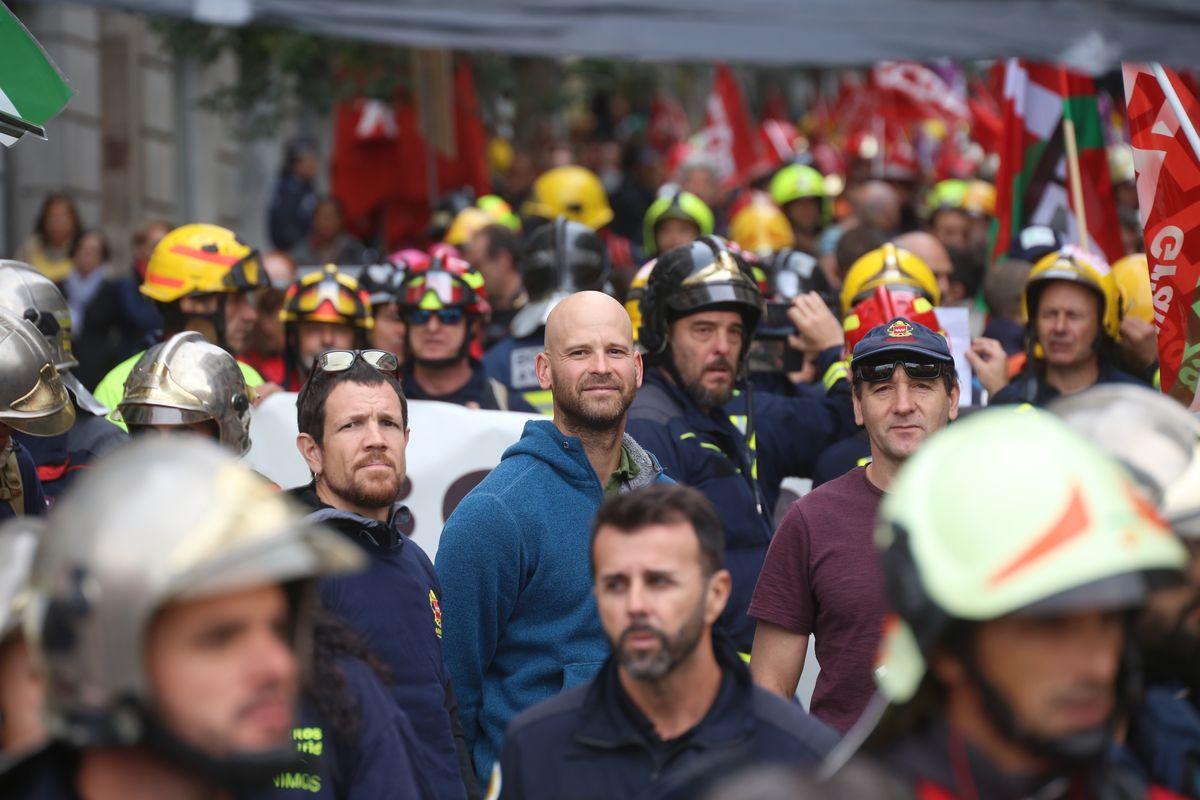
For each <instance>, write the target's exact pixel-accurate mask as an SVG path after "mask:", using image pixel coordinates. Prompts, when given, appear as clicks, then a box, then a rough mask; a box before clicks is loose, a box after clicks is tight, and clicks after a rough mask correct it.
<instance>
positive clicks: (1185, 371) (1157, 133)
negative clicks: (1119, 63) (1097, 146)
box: [1124, 63, 1200, 410]
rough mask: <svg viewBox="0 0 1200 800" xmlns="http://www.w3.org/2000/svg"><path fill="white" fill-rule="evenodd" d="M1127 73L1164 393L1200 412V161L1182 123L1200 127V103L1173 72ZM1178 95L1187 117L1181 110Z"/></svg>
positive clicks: (1138, 67) (1129, 67)
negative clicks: (1199, 290) (1199, 396)
mask: <svg viewBox="0 0 1200 800" xmlns="http://www.w3.org/2000/svg"><path fill="white" fill-rule="evenodd" d="M1124 73H1125V99H1126V104H1127V106H1128V111H1129V135H1130V141H1131V143H1132V145H1133V160H1134V165H1135V166H1136V168H1137V190H1138V205H1139V206H1140V207H1141V210H1142V217H1143V234H1144V236H1145V239H1146V257H1147V262H1148V264H1149V268H1150V285H1151V288H1152V291H1153V294H1154V321H1155V324H1156V325H1157V327H1158V364H1159V369H1160V371H1161V379H1162V390H1163V391H1164V392H1166V393H1168V394H1170V395H1171V396H1172V397H1174V398H1176V399H1177V400H1179V401H1180V402H1182V403H1184V404H1186V405H1188V406H1189V407H1191V408H1192V409H1194V410H1195V409H1197V408H1200V401H1198V400H1197V393H1196V387H1197V383H1198V378H1200V316H1198V315H1197V313H1196V311H1195V310H1194V308H1193V304H1194V303H1195V302H1196V301H1197V300H1200V297H1197V292H1196V288H1197V282H1198V280H1200V157H1198V155H1197V153H1196V151H1195V150H1194V149H1193V148H1192V145H1191V144H1190V143H1189V141H1188V136H1187V131H1186V126H1185V124H1183V123H1186V122H1188V121H1190V125H1191V127H1192V128H1193V130H1194V128H1195V126H1196V124H1197V120H1200V105H1198V104H1197V102H1196V96H1195V95H1194V94H1193V93H1192V91H1191V90H1190V89H1189V88H1188V87H1187V85H1186V84H1185V83H1184V82H1183V81H1181V80H1180V78H1179V76H1178V75H1177V74H1175V73H1174V72H1173V71H1172V70H1169V69H1166V68H1163V70H1162V73H1161V74H1162V75H1163V77H1165V78H1166V79H1167V87H1164V86H1163V85H1162V84H1160V83H1159V80H1158V78H1157V77H1156V76H1155V74H1154V71H1153V69H1152V68H1151V66H1150V65H1148V64H1130V63H1127V64H1125V65H1124ZM1168 91H1170V92H1171V93H1173V95H1174V96H1173V97H1172V96H1170V95H1169V94H1168ZM1176 98H1177V100H1178V105H1179V107H1181V108H1182V110H1183V114H1184V117H1185V118H1186V119H1185V120H1182V121H1181V120H1180V118H1179V117H1178V116H1177V115H1176V113H1175V109H1174V107H1173V105H1172V100H1174V99H1176Z"/></svg>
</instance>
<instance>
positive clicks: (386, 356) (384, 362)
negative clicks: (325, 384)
mask: <svg viewBox="0 0 1200 800" xmlns="http://www.w3.org/2000/svg"><path fill="white" fill-rule="evenodd" d="M359 359H362V360H363V361H364V362H366V364H367V366H370V367H374V368H375V369H377V370H379V371H380V372H387V373H390V374H392V375H395V374H396V372H397V371H399V369H400V362H399V361H397V360H396V357H395V356H394V355H392V354H391V353H389V352H388V351H386V350H326V351H325V352H324V353H321V355H319V356H317V369H319V370H321V371H322V372H345V371H346V370H348V369H350V368H351V367H352V366H354V362H355V361H357V360H359Z"/></svg>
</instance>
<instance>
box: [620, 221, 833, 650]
mask: <svg viewBox="0 0 1200 800" xmlns="http://www.w3.org/2000/svg"><path fill="white" fill-rule="evenodd" d="M641 311H642V325H641V335H640V337H639V341H640V344H642V345H643V346H644V347H645V349H646V358H647V360H648V361H649V363H650V364H651V368H650V369H649V370H647V372H646V382H645V385H644V386H643V387H642V389H641V391H639V392H638V396H637V399H636V400H635V401H634V403H633V407H632V408H631V409H630V411H629V432H630V434H632V436H633V437H634V438H635V439H637V440H638V441H639V442H642V443H643V444H644V445H645V446H646V447H647V448H648V449H649V450H651V451H652V452H653V453H654V454H655V455H656V456H658V457H659V458H660V459H661V460H662V463H663V467H664V469H665V470H666V472H667V475H669V476H670V477H671V478H673V479H674V480H676V481H678V482H680V483H682V484H685V485H687V486H692V487H695V488H697V489H699V490H700V491H701V492H703V493H704V496H705V497H707V498H708V499H709V500H710V501H712V504H713V505H714V506H716V508H717V511H718V513H720V515H721V521H722V523H723V524H724V526H725V537H726V545H727V547H728V560H727V562H728V567H729V572H730V574H732V575H733V594H732V596H731V599H730V601H729V603H728V604H727V606H726V611H725V618H724V619H723V620H722V624H723V625H724V626H726V632H727V633H729V634H730V636H731V637H732V638H733V641H734V643H735V644H736V645H737V646H738V649H739V650H741V651H742V652H744V653H748V652H749V651H750V645H751V642H752V641H753V638H754V621H753V620H751V619H750V618H749V617H748V616H747V615H746V609H747V607H748V606H749V605H750V596H751V594H752V593H753V591H754V583H755V581H757V580H758V572H759V570H760V569H761V568H762V563H763V558H764V557H765V556H766V553H767V546H768V545H769V544H770V541H771V534H772V532H773V531H774V529H775V524H774V519H773V513H772V512H773V509H774V507H775V501H776V500H777V499H778V496H779V484H780V482H781V481H782V480H783V478H784V477H786V476H789V475H796V476H800V477H808V476H811V475H812V472H813V466H814V464H815V462H816V459H817V456H818V455H819V454H820V453H821V451H822V450H823V449H824V448H825V447H826V446H828V445H829V444H831V443H833V442H835V441H837V440H838V439H840V438H842V437H845V436H848V435H850V434H851V433H853V432H854V430H855V425H854V415H853V411H852V409H851V403H850V387H849V384H848V383H847V382H846V381H845V380H841V379H837V378H833V377H830V378H829V379H828V380H827V381H826V386H827V387H828V388H827V390H826V391H825V392H824V393H822V392H821V390H820V389H819V388H818V389H817V390H816V391H814V392H805V393H804V394H803V395H801V396H797V397H785V396H783V395H775V394H770V393H767V392H758V391H756V392H754V393H753V395H752V396H751V393H750V387H749V385H748V384H747V383H745V382H743V381H742V380H741V378H742V376H743V375H744V370H745V365H746V360H747V355H748V352H749V347H750V342H751V340H752V339H753V337H754V331H755V328H756V327H757V325H758V321H759V318H760V316H761V314H762V294H761V293H760V292H759V289H758V285H757V283H756V282H755V281H754V278H753V274H752V273H751V271H750V268H749V266H748V265H747V264H746V262H745V261H744V260H743V259H742V258H741V256H739V255H738V254H736V253H734V252H733V251H732V250H730V249H729V247H727V246H726V244H725V243H724V242H723V241H722V240H721V239H718V238H716V237H704V238H702V239H699V240H698V241H696V242H694V243H693V244H691V245H687V246H685V247H677V248H675V249H674V250H669V251H667V252H666V253H664V254H663V255H662V256H661V257H660V258H659V259H658V262H657V263H656V264H655V266H654V271H653V272H651V273H650V279H649V281H647V283H646V290H645V293H644V294H643V296H642V301H641ZM789 318H790V319H791V321H792V323H793V325H795V326H796V328H797V331H798V336H799V337H800V338H801V339H802V340H803V341H804V342H805V348H804V349H806V350H810V351H811V352H812V353H813V354H814V355H815V356H816V358H815V359H814V363H815V365H816V368H817V374H818V375H823V374H825V373H827V372H828V373H830V374H831V375H832V374H833V373H834V370H832V369H831V368H832V367H834V366H835V365H836V364H837V362H838V361H839V360H840V359H841V350H842V343H843V334H842V329H841V325H840V324H839V323H838V321H837V319H836V318H835V317H834V316H833V315H832V314H831V313H830V312H829V309H828V308H827V307H826V306H825V304H824V302H822V301H821V300H820V299H819V298H818V296H817V295H816V294H815V293H809V294H806V295H800V296H799V297H797V298H796V299H795V300H794V301H793V306H792V308H790V309H789ZM842 373H843V374H844V370H843V371H842Z"/></svg>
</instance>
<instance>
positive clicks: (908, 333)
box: [887, 319, 913, 339]
mask: <svg viewBox="0 0 1200 800" xmlns="http://www.w3.org/2000/svg"><path fill="white" fill-rule="evenodd" d="M887 335H888V338H889V339H911V338H912V335H913V326H912V325H909V324H908V323H907V322H905V321H904V320H902V319H898V320H896V321H895V322H893V323H892V324H891V325H888V329H887Z"/></svg>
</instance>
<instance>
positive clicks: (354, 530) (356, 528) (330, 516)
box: [288, 481, 413, 550]
mask: <svg viewBox="0 0 1200 800" xmlns="http://www.w3.org/2000/svg"><path fill="white" fill-rule="evenodd" d="M288 494H289V495H291V496H292V497H293V498H295V499H296V500H299V501H300V502H301V503H302V504H304V505H305V506H308V507H309V508H311V509H313V512H312V513H311V514H309V515H308V518H309V519H310V520H312V521H313V522H321V523H324V524H326V525H328V526H329V527H331V528H334V529H335V530H338V531H341V532H342V533H343V534H345V535H347V536H349V537H350V538H351V539H354V540H355V541H357V542H359V543H360V544H367V545H372V546H374V547H377V548H379V549H381V550H392V549H399V548H401V547H403V546H404V540H405V538H406V537H405V531H406V530H411V529H412V524H413V521H412V513H411V512H410V511H409V510H408V506H406V505H404V504H403V503H396V504H395V505H393V506H392V512H391V514H390V515H389V516H388V521H387V522H381V521H380V520H377V519H371V518H370V517H364V516H362V515H361V514H355V513H354V512H352V511H343V510H342V509H340V508H334V507H333V506H331V505H328V504H327V503H325V502H324V501H322V500H321V498H320V497H318V496H317V487H316V482H315V481H314V482H310V483H309V484H307V485H306V486H298V487H296V488H295V489H289V490H288Z"/></svg>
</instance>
